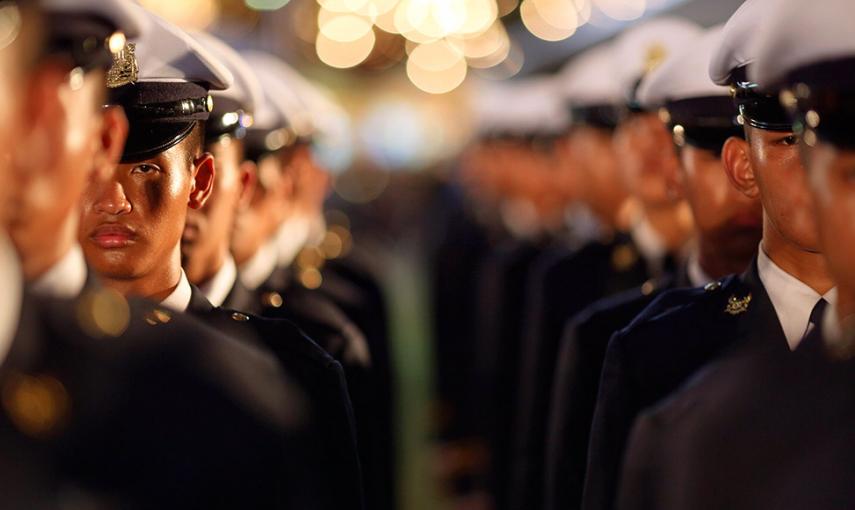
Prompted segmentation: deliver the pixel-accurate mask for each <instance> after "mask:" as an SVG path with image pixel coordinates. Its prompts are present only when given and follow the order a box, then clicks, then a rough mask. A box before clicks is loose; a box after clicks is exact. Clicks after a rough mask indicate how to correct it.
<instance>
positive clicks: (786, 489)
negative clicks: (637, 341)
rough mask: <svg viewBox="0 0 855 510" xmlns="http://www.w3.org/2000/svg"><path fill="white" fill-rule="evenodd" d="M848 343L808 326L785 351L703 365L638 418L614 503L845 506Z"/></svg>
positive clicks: (738, 508) (848, 495) (852, 496)
mask: <svg viewBox="0 0 855 510" xmlns="http://www.w3.org/2000/svg"><path fill="white" fill-rule="evenodd" d="M849 342H850V343H851V338H850V340H849ZM853 352H855V351H853V350H852V345H850V346H849V350H848V353H847V354H848V357H836V356H833V355H830V353H829V351H828V350H827V349H826V347H825V344H824V342H823V340H822V338H821V335H820V334H819V332H818V331H816V330H814V332H812V333H811V334H810V335H808V337H807V338H805V339H804V340H803V341H802V343H801V344H800V345H799V347H798V348H797V349H796V351H795V352H794V353H789V354H787V355H785V356H778V355H761V356H758V355H756V354H755V353H750V352H748V353H746V352H744V351H738V352H735V353H734V354H732V355H729V356H727V357H726V358H723V359H721V360H720V361H718V362H716V363H714V364H712V365H710V366H709V367H708V368H707V369H705V370H704V371H703V373H701V374H699V375H698V376H697V377H695V378H694V379H693V380H692V382H691V383H690V384H689V385H687V387H686V388H685V389H683V390H682V391H680V392H679V393H677V394H675V395H674V396H673V398H670V399H668V400H666V401H664V402H663V403H662V404H661V405H660V406H658V407H656V408H653V409H651V410H648V411H646V412H645V413H644V414H642V415H641V416H640V417H639V419H638V420H637V422H636V426H635V428H634V430H633V433H632V436H631V440H630V446H629V448H628V451H627V458H626V462H625V465H624V471H623V483H622V486H621V490H620V498H619V505H618V506H619V508H621V509H656V510H670V509H675V510H676V509H685V508H692V509H698V510H706V509H709V510H713V509H721V508H727V509H733V510H743V509H744V510H748V509H752V510H755V509H776V510H796V509H799V510H800V509H807V508H810V509H812V510H814V509H815V510H832V509H841V508H853V505H855V462H853V459H855V433H853V424H855V393H853V391H852V390H853V388H855V359H853V358H852V357H851V355H852V353H853Z"/></svg>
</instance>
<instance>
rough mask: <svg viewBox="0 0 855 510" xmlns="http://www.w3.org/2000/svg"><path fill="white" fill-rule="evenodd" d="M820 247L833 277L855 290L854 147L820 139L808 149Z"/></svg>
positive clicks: (808, 175)
mask: <svg viewBox="0 0 855 510" xmlns="http://www.w3.org/2000/svg"><path fill="white" fill-rule="evenodd" d="M805 163H806V166H807V177H808V179H807V180H808V183H809V186H810V190H811V194H812V196H813V198H814V200H813V203H814V207H815V212H816V219H817V224H818V226H819V237H820V246H821V248H822V253H823V255H825V258H826V260H827V261H828V266H829V270H830V271H831V274H832V276H833V278H834V280H835V281H836V282H837V283H838V285H840V286H841V287H844V288H846V289H849V290H850V291H853V290H855V264H853V262H852V261H853V257H855V150H851V149H850V150H846V149H838V148H835V147H834V146H832V145H830V144H826V143H823V142H819V143H818V144H817V146H816V147H814V148H807V149H806V151H805Z"/></svg>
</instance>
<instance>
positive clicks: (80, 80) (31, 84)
mask: <svg viewBox="0 0 855 510" xmlns="http://www.w3.org/2000/svg"><path fill="white" fill-rule="evenodd" d="M40 4H41V7H42V12H43V18H42V21H43V31H44V38H43V40H44V46H42V45H41V44H39V43H38V42H37V40H36V39H32V38H31V37H32V33H31V31H32V30H33V25H30V23H34V20H33V18H32V16H33V11H32V10H31V8H30V7H29V6H27V7H25V8H23V9H20V10H17V11H16V12H13V11H10V10H9V9H16V8H17V6H16V5H13V4H10V3H6V4H4V5H3V6H2V7H0V9H2V11H3V12H2V14H3V19H4V21H7V22H8V21H10V20H15V21H14V23H22V24H21V25H20V26H17V27H14V28H15V32H16V33H17V37H15V36H14V35H11V36H10V37H9V38H8V39H7V44H8V46H7V47H6V48H5V49H4V50H3V51H4V52H5V51H15V50H16V46H17V44H18V41H21V42H25V41H26V42H27V43H28V44H30V45H31V46H30V49H31V50H34V53H35V51H39V50H40V53H39V54H38V55H35V54H32V55H30V54H29V53H28V54H27V55H26V57H27V58H22V59H21V60H20V61H19V62H21V63H23V64H24V65H23V68H22V69H19V70H23V71H24V78H25V80H26V88H25V89H13V88H12V87H6V92H8V93H10V94H11V93H12V92H13V91H14V90H17V91H18V92H19V97H18V98H17V99H18V101H17V104H19V105H22V106H23V108H21V109H20V111H15V110H12V109H11V108H10V109H9V110H4V111H8V112H10V113H12V114H15V115H18V114H20V115H19V116H20V118H19V119H18V121H19V122H18V124H17V127H18V133H19V134H20V135H21V138H20V139H18V140H16V139H14V138H13V137H10V138H9V139H8V140H10V141H14V142H15V143H16V145H15V147H8V148H7V147H4V153H11V158H9V159H8V161H10V163H11V164H10V166H3V167H2V168H0V171H2V172H4V176H6V177H8V179H7V181H8V182H17V181H18V180H19V179H18V178H17V175H20V172H22V171H24V170H26V169H25V168H24V167H23V165H25V164H26V162H30V163H29V164H30V166H29V167H27V168H28V169H29V171H31V172H33V173H34V174H35V177H34V178H36V179H38V180H41V179H45V180H50V179H54V180H59V181H61V182H62V183H64V186H67V187H66V188H65V189H64V190H63V191H64V192H65V193H66V194H68V195H70V198H68V200H69V201H70V202H71V203H72V204H73V203H76V201H77V200H78V199H79V198H80V194H81V193H82V191H83V183H84V182H86V181H87V180H89V179H92V180H97V179H100V178H101V174H103V173H104V171H105V169H107V168H110V167H111V166H112V165H114V164H115V163H116V162H117V161H118V158H119V155H120V153H121V146H122V144H123V143H124V137H125V135H126V131H127V124H126V123H125V122H124V119H125V117H124V116H123V115H122V113H121V110H118V109H115V108H113V109H107V110H101V109H100V105H101V103H102V101H103V99H104V95H105V91H106V87H105V81H104V80H105V76H106V71H107V69H109V67H110V64H111V61H112V56H111V50H117V49H119V48H121V46H122V44H123V43H124V41H125V40H126V37H127V36H135V35H137V33H138V32H139V31H140V30H141V29H142V28H143V27H144V26H145V18H144V17H142V16H140V15H139V12H138V10H137V9H136V8H135V7H134V6H133V4H131V3H130V2H124V1H122V0H109V1H104V0H98V1H76V2H66V1H59V0H58V1H49V0H44V1H43V2H40ZM36 26H37V25H36ZM7 28H8V27H7ZM7 35H10V34H7ZM116 41H121V44H119V43H117V42H116ZM4 71H7V70H6V69H4ZM8 71H9V72H8V73H7V72H4V73H3V76H4V80H9V79H11V78H13V77H15V76H16V73H15V72H14V70H13V69H10V70H8ZM4 86H5V82H4ZM72 115H73V119H72V118H71V116H72ZM80 130H82V131H80ZM31 138H35V139H31ZM5 140H7V139H6V138H4V141H5ZM6 149H8V150H9V151H7V150H6ZM19 151H20V153H19ZM24 151H26V153H25V152H24ZM33 151H37V152H33ZM57 158H67V159H70V160H71V161H63V162H62V164H60V163H58V162H57V161H55V160H56V159H57ZM4 161H6V158H4ZM72 163H73V164H72ZM54 164H56V165H57V166H55V167H54V168H52V169H51V170H49V171H48V170H46V169H44V168H40V167H39V166H37V165H54ZM11 167H14V168H11ZM93 169H95V170H96V171H95V172H93ZM10 170H14V171H15V172H16V173H17V175H12V174H11V173H10ZM48 174H50V176H49V177H47V175H48ZM66 174H69V175H66ZM25 182H26V181H25ZM27 186H29V183H27ZM40 186H42V188H43V189H44V190H45V191H44V192H45V193H48V196H47V197H45V196H41V195H39V196H40V197H41V198H40V199H39V200H41V201H42V202H41V203H39V202H37V201H34V203H27V205H26V206H25V207H27V208H28V209H27V210H29V211H31V212H32V213H33V214H39V215H51V217H52V218H55V222H54V223H52V224H45V225H42V224H40V223H39V224H36V223H27V224H26V225H24V224H22V223H21V222H22V221H23V220H16V221H13V223H12V228H13V229H15V232H16V233H17V236H19V239H26V238H27V237H28V236H29V237H36V236H39V237H42V238H50V239H52V240H54V241H55V242H56V243H57V245H62V249H69V247H70V246H72V245H73V244H74V241H73V240H69V238H68V235H66V233H65V232H64V231H65V230H66V229H68V228H72V229H75V228H76V221H77V214H76V211H74V210H73V209H74V207H73V206H69V205H67V202H66V201H65V197H60V196H59V195H60V194H61V193H60V194H56V195H54V194H53V193H54V192H53V191H50V185H48V184H47V183H41V184H40ZM45 186H48V188H45ZM33 192H34V190H32V189H27V187H26V186H25V187H24V193H33ZM52 198H56V199H57V201H56V202H54V203H53V207H55V208H57V209H62V208H65V213H64V214H66V215H67V217H68V219H66V217H63V216H55V215H54V211H52V210H50V209H49V205H51V204H50V203H48V204H46V203H44V202H43V201H44V200H48V201H49V202H50V199H52ZM21 202H26V199H20V198H15V199H13V202H12V203H13V205H14V206H16V207H20V206H21V205H19V204H20V203H21ZM4 205H5V204H4ZM69 225H70V226H71V227H69ZM4 228H5V222H4ZM3 244H4V249H3V262H2V270H3V271H4V274H5V273H7V272H9V273H11V274H5V277H4V279H3V280H4V282H5V283H6V285H5V286H4V288H5V289H8V290H7V292H9V295H8V296H6V297H4V299H3V302H4V312H6V313H11V314H12V315H11V317H12V320H11V321H6V320H5V319H4V321H3V323H4V325H3V331H4V333H3V336H2V337H0V338H2V340H3V349H2V356H0V385H2V388H3V394H4V406H3V412H2V414H0V443H2V446H0V447H2V449H3V451H4V452H5V454H4V456H3V462H2V465H0V477H2V480H3V491H4V504H5V505H9V506H10V507H15V508H67V507H68V506H69V505H71V506H75V505H84V506H87V507H104V506H105V505H108V506H111V507H112V506H121V507H125V508H144V507H149V508H150V507H163V508H169V507H199V506H201V507H211V506H216V505H237V504H239V502H242V503H246V504H250V505H252V506H253V507H259V508H273V504H274V503H275V504H277V505H288V504H294V505H300V504H304V503H305V500H304V499H301V498H299V497H298V496H299V494H298V493H292V491H293V487H292V486H291V484H292V483H297V482H299V480H298V478H297V477H298V476H299V475H300V473H299V472H298V471H296V470H293V471H290V472H289V471H288V470H287V469H284V468H286V466H287V465H288V464H287V463H286V462H284V459H292V458H294V457H296V458H302V457H301V456H300V454H299V448H295V447H294V445H295V444H294V443H292V441H293V440H294V439H295V438H296V437H295V436H294V435H292V434H294V433H295V432H297V430H298V429H297V426H298V421H299V419H300V418H299V415H301V414H302V405H301V404H300V401H299V398H300V397H299V395H298V394H296V393H294V392H293V391H291V386H290V383H288V380H287V377H286V376H285V375H284V373H283V372H282V371H281V370H280V369H279V368H278V367H276V366H275V365H274V364H271V363H269V362H268V361H267V360H266V359H263V358H261V357H260V356H259V355H258V354H257V353H255V352H252V351H249V350H247V348H246V347H244V346H242V345H240V344H237V343H236V342H234V341H232V340H230V339H227V338H225V337H223V336H220V335H219V334H218V333H216V332H214V331H212V330H209V329H207V328H205V327H203V326H201V325H199V324H197V323H195V321H192V320H189V319H187V318H184V317H174V318H169V317H167V316H166V315H164V312H162V311H157V310H152V309H151V307H150V306H148V305H145V304H142V303H137V302H127V301H125V300H124V299H122V298H121V297H120V296H118V295H117V294H116V293H113V292H109V291H104V290H102V289H97V288H94V287H91V286H90V287H89V288H88V289H87V290H86V291H85V292H84V294H83V295H82V296H80V299H75V300H68V299H64V298H65V297H66V296H74V297H77V296H76V294H77V293H79V292H80V288H74V289H70V290H69V289H65V288H58V287H56V286H54V285H51V286H49V287H48V288H44V287H43V288H40V289H39V290H40V291H41V292H40V293H38V294H36V293H33V292H30V290H29V289H24V290H23V291H22V290H21V288H20V287H19V286H17V285H16V282H19V281H23V279H24V277H33V276H38V271H36V272H34V273H32V274H26V273H23V272H19V271H20V269H19V268H27V267H30V268H38V269H43V268H44V267H45V266H44V264H45V260H44V259H43V258H41V255H40V254H38V253H33V252H32V251H30V249H29V248H30V246H31V245H29V244H27V243H26V242H22V244H26V246H27V248H26V249H22V250H21V256H22V259H21V264H20V266H19V265H18V264H17V262H16V261H15V259H14V258H13V257H12V256H11V253H10V250H8V249H6V248H5V240H4V242H3ZM45 246H46V245H45ZM53 248H55V247H52V248H51V249H53ZM51 253H52V254H55V255H56V254H58V255H59V256H60V258H62V251H61V250H53V251H51ZM29 259H33V260H34V262H28V260H29ZM48 267H49V265H48ZM51 271H52V270H51ZM83 276H84V279H85V274H84V275H83ZM75 286H76V287H82V284H80V282H79V280H78V281H76V283H75ZM18 311H20V314H18V313H17V312H18ZM155 317H157V318H158V319H155ZM170 319H174V320H170ZM9 322H11V324H9ZM9 325H11V329H8V326H9ZM7 332H11V333H12V336H11V337H9V336H6V334H7ZM105 339H109V340H110V341H105ZM201 366H204V367H205V368H201ZM245 371H250V372H251V373H253V374H254V377H253V378H249V379H247V378H245V377H243V378H242V379H243V380H239V377H240V376H239V374H240V373H246V372H245ZM167 388H168V390H167V391H164V390H165V389H167ZM188 403H192V405H190V406H188ZM152 420H154V423H153V421H152ZM226 431H227V432H226ZM230 434H234V436H231V435H230ZM116 452H121V455H117V454H116ZM247 457H251V458H253V459H254V462H253V463H252V464H250V465H247V464H246V463H245V462H244V459H246V458H247ZM288 462H290V463H293V462H294V461H293V460H289V461H288ZM235 466H242V469H241V476H229V477H223V476H222V474H223V473H226V472H229V470H232V469H234V468H235ZM212 486H216V487H217V491H216V494H213V493H212V491H211V487H212Z"/></svg>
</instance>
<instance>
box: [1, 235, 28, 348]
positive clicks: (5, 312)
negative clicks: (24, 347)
mask: <svg viewBox="0 0 855 510" xmlns="http://www.w3.org/2000/svg"><path fill="white" fill-rule="evenodd" d="M23 279H24V276H23V273H22V272H21V264H20V262H19V261H18V256H17V254H16V253H15V249H14V248H13V247H12V243H11V242H10V241H9V239H8V238H7V237H6V234H4V233H0V282H3V285H0V302H2V303H3V306H0V365H2V363H3V361H4V360H5V359H6V356H7V355H8V354H9V349H10V348H11V347H12V342H13V341H14V339H15V334H16V332H17V330H18V322H19V320H20V315H21V300H22V296H23V287H24V283H23Z"/></svg>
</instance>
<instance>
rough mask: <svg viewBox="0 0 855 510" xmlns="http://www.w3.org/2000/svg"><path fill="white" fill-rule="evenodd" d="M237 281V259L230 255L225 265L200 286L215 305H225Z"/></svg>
mask: <svg viewBox="0 0 855 510" xmlns="http://www.w3.org/2000/svg"><path fill="white" fill-rule="evenodd" d="M236 281H237V266H236V265H235V259H234V258H233V257H232V256H231V255H229V256H228V257H227V258H226V261H225V262H224V263H223V266H222V267H221V268H220V270H219V271H217V273H216V274H215V275H214V276H213V277H211V278H210V279H209V280H208V281H207V282H205V283H203V284H202V285H200V286H199V290H201V291H202V293H203V294H205V297H206V298H208V301H210V302H211V304H212V305H214V306H223V303H225V302H226V298H227V297H229V293H230V292H231V291H232V288H233V287H234V286H235V282H236Z"/></svg>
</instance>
